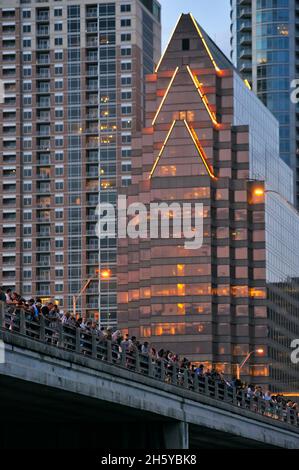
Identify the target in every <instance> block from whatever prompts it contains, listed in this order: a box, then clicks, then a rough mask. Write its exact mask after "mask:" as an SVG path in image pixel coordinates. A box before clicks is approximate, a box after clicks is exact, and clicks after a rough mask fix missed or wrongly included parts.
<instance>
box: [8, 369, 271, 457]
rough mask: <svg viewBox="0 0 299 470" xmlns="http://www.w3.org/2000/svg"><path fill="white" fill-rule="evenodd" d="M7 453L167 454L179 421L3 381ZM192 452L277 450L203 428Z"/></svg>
mask: <svg viewBox="0 0 299 470" xmlns="http://www.w3.org/2000/svg"><path fill="white" fill-rule="evenodd" d="M0 416H1V427H0V438H1V441H0V448H1V449H22V448H23V449H28V448H31V449H47V448H48V449H53V448H56V449H106V450H107V449H166V448H169V447H168V445H167V442H165V435H167V433H168V431H169V432H171V426H172V423H173V421H171V420H169V419H163V418H162V417H161V418H160V417H159V419H158V420H157V416H156V415H153V414H151V413H146V412H144V411H142V412H141V411H138V410H134V409H132V408H128V407H125V406H120V405H117V404H112V403H107V402H104V401H101V400H95V399H92V398H89V397H84V396H82V395H79V394H78V395H76V394H74V393H69V392H65V391H62V390H60V389H56V388H50V387H45V386H41V385H37V384H33V383H28V382H26V381H23V380H17V379H14V378H11V377H4V376H1V377H0ZM189 439H190V449H192V448H193V449H212V448H213V449H215V448H218V449H225V448H234V449H236V448H244V449H246V448H247V449H248V448H259V447H260V448H264V449H265V448H273V447H272V446H266V445H265V444H263V445H262V444H259V443H258V442H256V441H251V440H248V439H244V438H241V437H236V436H233V435H229V434H226V435H225V437H224V435H223V433H221V432H218V431H215V430H207V428H200V427H198V426H192V425H191V426H190V428H189Z"/></svg>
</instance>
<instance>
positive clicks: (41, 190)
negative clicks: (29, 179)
mask: <svg viewBox="0 0 299 470" xmlns="http://www.w3.org/2000/svg"><path fill="white" fill-rule="evenodd" d="M36 192H37V193H41V194H51V186H50V184H48V185H43V186H37V188H36Z"/></svg>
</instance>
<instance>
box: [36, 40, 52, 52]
mask: <svg viewBox="0 0 299 470" xmlns="http://www.w3.org/2000/svg"><path fill="white" fill-rule="evenodd" d="M36 48H37V50H47V49H50V41H38V42H37V45H36Z"/></svg>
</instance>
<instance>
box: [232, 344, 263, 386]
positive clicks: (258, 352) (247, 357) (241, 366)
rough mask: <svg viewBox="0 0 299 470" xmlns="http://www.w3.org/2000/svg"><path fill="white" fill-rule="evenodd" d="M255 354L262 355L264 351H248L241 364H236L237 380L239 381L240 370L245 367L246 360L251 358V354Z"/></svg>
mask: <svg viewBox="0 0 299 470" xmlns="http://www.w3.org/2000/svg"><path fill="white" fill-rule="evenodd" d="M254 353H257V354H263V353H264V350H263V349H261V348H259V349H254V350H253V351H250V352H249V353H248V354H247V356H246V357H245V359H244V360H243V361H242V362H241V364H237V379H238V380H240V373H241V369H242V368H243V367H244V366H245V364H246V362H247V361H248V359H249V358H250V357H251V356H252V354H254Z"/></svg>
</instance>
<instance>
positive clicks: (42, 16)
mask: <svg viewBox="0 0 299 470" xmlns="http://www.w3.org/2000/svg"><path fill="white" fill-rule="evenodd" d="M36 21H49V12H48V11H39V12H38V13H37V15H36Z"/></svg>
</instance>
